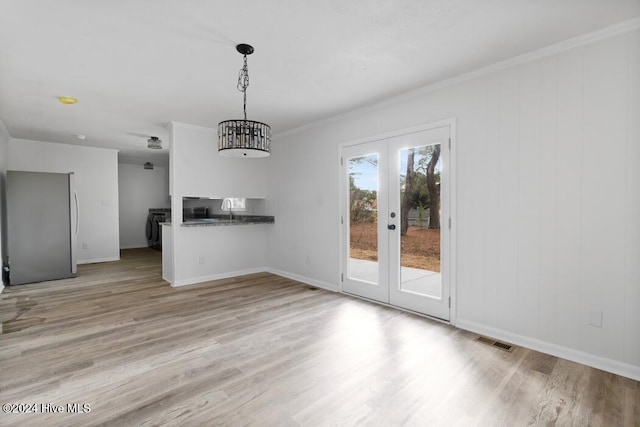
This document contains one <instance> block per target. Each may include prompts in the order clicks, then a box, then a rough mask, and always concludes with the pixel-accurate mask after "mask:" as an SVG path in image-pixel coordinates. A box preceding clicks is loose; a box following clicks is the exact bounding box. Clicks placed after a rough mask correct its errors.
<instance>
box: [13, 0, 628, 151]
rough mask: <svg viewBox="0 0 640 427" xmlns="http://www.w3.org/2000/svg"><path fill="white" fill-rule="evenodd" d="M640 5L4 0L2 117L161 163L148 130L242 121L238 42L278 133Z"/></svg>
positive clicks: (494, 0)
mask: <svg viewBox="0 0 640 427" xmlns="http://www.w3.org/2000/svg"><path fill="white" fill-rule="evenodd" d="M639 15H640V0H306V1H301V0H254V1H248V0H235V1H216V0H206V1H205V0H111V1H109V0H101V1H100V0H84V1H79V0H57V1H51V0H0V119H1V120H2V121H3V122H4V124H5V125H6V127H7V129H8V130H9V132H10V133H11V135H12V136H13V137H14V138H24V139H34V140H41V141H51V142H59V143H68V144H80V145H87V146H95V147H107V148H116V149H119V150H121V151H120V160H121V161H125V162H140V163H141V162H144V161H148V160H151V161H154V162H157V163H163V162H166V155H167V154H166V153H167V150H166V148H165V149H164V150H163V152H162V153H158V152H154V151H151V150H149V149H147V148H146V139H147V137H148V136H149V135H157V136H159V137H160V138H161V139H163V140H165V141H167V140H168V133H167V130H166V127H165V126H166V124H167V123H168V122H170V121H180V122H185V123H191V124H195V125H200V126H206V127H216V126H217V123H218V122H219V121H221V120H225V119H231V118H237V117H241V115H242V94H241V93H240V92H238V91H237V89H236V79H237V73H238V70H239V69H240V67H241V65H242V57H241V55H240V54H238V53H237V52H236V50H235V45H236V44H237V43H249V44H252V45H253V46H254V47H255V49H256V52H255V53H254V54H253V55H251V56H250V57H249V74H250V77H251V82H250V83H251V84H250V86H249V89H248V116H249V118H250V119H254V120H259V121H263V122H266V123H269V124H270V125H271V126H272V129H273V132H274V134H276V135H277V134H278V133H281V132H284V131H286V130H290V129H293V128H296V127H299V126H302V125H305V124H308V123H311V122H314V121H318V120H321V119H324V118H327V117H331V116H334V115H337V114H340V113H342V112H345V111H348V110H351V109H354V108H357V107H360V106H364V105H367V104H370V103H372V102H376V101H380V100H384V99H385V98H387V97H390V96H393V95H397V94H400V93H403V92H406V91H408V90H411V89H414V88H418V87H421V86H424V85H427V84H430V83H434V82H436V81H439V80H442V79H444V78H446V77H451V76H454V75H457V74H461V73H464V72H467V71H471V70H474V69H477V68H480V67H483V66H487V65H490V64H493V63H496V62H498V61H501V60H505V59H508V58H511V57H514V56H517V55H520V54H523V53H526V52H530V51H532V50H536V49H539V48H542V47H545V46H548V45H551V44H554V43H557V42H559V41H562V40H566V39H568V38H571V37H575V36H578V35H581V34H584V33H587V32H591V31H594V30H597V29H600V28H603V27H606V26H609V25H612V24H615V23H618V22H622V21H625V20H628V19H632V18H635V17H637V16H639ZM61 95H66V96H74V97H77V98H78V99H79V102H78V104H76V105H71V106H66V105H62V104H60V103H59V102H58V101H57V97H58V96H61ZM77 134H83V135H86V136H87V138H86V139H85V140H79V139H77V138H76V137H75V135H77ZM213 143H215V141H212V144H213ZM164 145H165V147H166V146H167V144H166V143H165V144H164Z"/></svg>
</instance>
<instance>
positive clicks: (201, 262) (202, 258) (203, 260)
mask: <svg viewBox="0 0 640 427" xmlns="http://www.w3.org/2000/svg"><path fill="white" fill-rule="evenodd" d="M204 263H205V259H204V257H203V256H199V257H198V264H204Z"/></svg>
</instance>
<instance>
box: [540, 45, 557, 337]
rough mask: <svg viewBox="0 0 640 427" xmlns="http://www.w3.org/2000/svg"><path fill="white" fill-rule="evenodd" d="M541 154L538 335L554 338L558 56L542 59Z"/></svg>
mask: <svg viewBox="0 0 640 427" xmlns="http://www.w3.org/2000/svg"><path fill="white" fill-rule="evenodd" d="M541 66H542V70H541V73H542V77H541V78H542V87H541V93H540V99H541V101H540V102H541V106H540V143H539V144H540V158H541V159H544V170H543V171H542V173H541V174H540V176H539V187H538V200H539V201H540V207H539V209H538V218H539V229H538V238H539V239H540V240H539V246H538V251H539V254H538V260H539V263H538V268H539V269H538V286H539V294H538V297H539V303H538V338H540V339H542V340H544V341H548V342H554V341H555V327H556V322H557V320H556V317H557V316H556V304H555V301H556V295H557V287H558V286H557V283H556V268H557V265H556V232H557V221H556V210H557V206H558V191H557V182H558V167H559V165H558V56H557V55H554V56H552V57H549V58H545V59H543V60H542V61H541Z"/></svg>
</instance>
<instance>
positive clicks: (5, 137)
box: [0, 120, 11, 290]
mask: <svg viewBox="0 0 640 427" xmlns="http://www.w3.org/2000/svg"><path fill="white" fill-rule="evenodd" d="M10 139H11V136H10V135H9V132H8V131H7V128H5V126H4V123H2V121H1V120H0V265H2V264H3V263H4V262H5V260H6V256H7V254H6V248H7V224H6V218H7V207H6V205H5V197H6V194H5V189H6V187H5V185H6V171H7V157H8V155H9V140H10ZM0 268H1V267H0ZM3 287H4V282H3V281H2V279H1V278H0V290H1V289H2V288H3Z"/></svg>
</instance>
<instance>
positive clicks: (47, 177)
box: [7, 171, 73, 285]
mask: <svg viewBox="0 0 640 427" xmlns="http://www.w3.org/2000/svg"><path fill="white" fill-rule="evenodd" d="M69 177H70V175H69V174H57V173H40V172H16V171H8V172H7V234H8V236H7V237H8V251H7V252H8V253H7V255H8V257H9V268H10V283H11V284H12V285H19V284H23V283H33V282H41V281H44V280H53V279H62V278H66V277H72V276H73V271H72V270H73V269H72V265H71V264H72V260H71V258H72V254H71V241H72V239H71V236H72V228H71V227H72V224H71V210H70V205H71V200H70V198H71V197H73V196H72V194H70V192H69V185H70V184H69Z"/></svg>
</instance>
